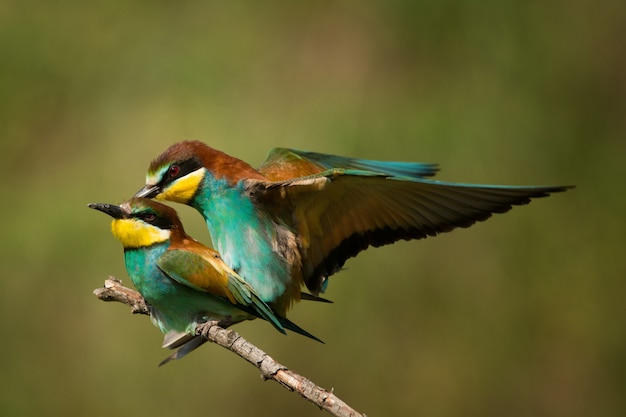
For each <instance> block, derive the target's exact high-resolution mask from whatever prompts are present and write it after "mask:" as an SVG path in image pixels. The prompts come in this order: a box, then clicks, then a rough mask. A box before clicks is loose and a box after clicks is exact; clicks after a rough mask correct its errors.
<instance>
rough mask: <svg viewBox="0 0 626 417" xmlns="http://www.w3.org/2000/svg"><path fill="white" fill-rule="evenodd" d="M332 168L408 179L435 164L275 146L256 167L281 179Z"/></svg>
mask: <svg viewBox="0 0 626 417" xmlns="http://www.w3.org/2000/svg"><path fill="white" fill-rule="evenodd" d="M334 168H341V169H355V170H362V171H371V172H375V173H379V174H386V175H391V176H403V177H411V178H420V177H427V176H432V175H435V173H436V172H437V170H438V168H437V164H430V163H421V162H394V161H375V160H370V159H359V158H349V157H345V156H338V155H330V154H324V153H317V152H308V151H301V150H298V149H289V148H274V149H272V150H271V151H270V153H269V155H268V156H267V159H266V160H265V162H263V164H262V165H261V166H260V167H259V172H261V174H263V175H264V176H265V177H266V178H268V179H269V180H271V181H283V180H289V179H292V178H299V177H304V176H308V175H315V174H320V173H322V172H324V171H327V170H329V169H334Z"/></svg>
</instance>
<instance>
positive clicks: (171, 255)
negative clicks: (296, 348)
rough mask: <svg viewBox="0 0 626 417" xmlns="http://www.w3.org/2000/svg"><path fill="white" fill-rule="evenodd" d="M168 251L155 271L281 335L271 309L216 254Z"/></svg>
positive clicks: (199, 248) (201, 249)
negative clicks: (230, 305)
mask: <svg viewBox="0 0 626 417" xmlns="http://www.w3.org/2000/svg"><path fill="white" fill-rule="evenodd" d="M191 249H192V248H191V247H187V248H185V249H175V248H174V249H172V248H171V249H170V250H168V251H166V252H165V253H164V254H163V255H162V256H161V258H159V260H158V262H157V265H158V266H159V268H160V269H161V270H162V271H163V272H164V273H165V274H167V275H168V276H169V277H171V278H172V279H173V280H175V281H176V282H178V283H180V284H183V285H186V286H188V287H191V288H193V289H195V290H198V291H205V292H208V293H211V294H213V295H217V296H219V297H223V298H226V299H228V300H230V302H231V303H233V304H234V305H236V306H238V307H240V308H241V309H243V310H245V311H249V312H250V313H252V314H255V315H257V316H258V317H261V318H263V319H265V320H267V321H269V322H270V323H271V324H272V325H273V326H274V327H275V328H276V329H277V330H278V331H280V332H281V333H285V329H284V328H283V326H282V324H281V322H280V320H279V319H278V318H277V317H276V315H275V314H274V312H273V311H272V309H271V308H270V307H269V306H268V305H267V304H266V303H265V302H264V301H263V300H261V299H260V298H259V296H258V295H257V294H256V292H255V291H254V289H253V288H252V287H251V286H250V285H249V284H248V283H247V282H245V281H244V280H243V279H242V278H241V277H240V276H239V275H237V273H235V271H233V270H232V269H230V268H229V267H228V266H227V265H226V264H225V263H224V261H222V259H221V257H220V256H219V254H218V253H217V252H215V251H213V250H211V249H209V248H207V247H204V246H200V245H197V246H194V247H193V249H194V250H191Z"/></svg>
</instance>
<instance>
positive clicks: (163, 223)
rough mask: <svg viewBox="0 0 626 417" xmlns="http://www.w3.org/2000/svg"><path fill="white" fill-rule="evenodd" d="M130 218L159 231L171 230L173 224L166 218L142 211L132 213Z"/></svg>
mask: <svg viewBox="0 0 626 417" xmlns="http://www.w3.org/2000/svg"><path fill="white" fill-rule="evenodd" d="M132 217H134V218H137V219H140V220H142V221H144V222H146V223H148V224H151V225H153V226H156V227H158V228H159V229H168V230H169V229H171V228H172V227H173V223H172V222H171V221H170V220H169V219H168V218H166V217H162V216H159V215H158V214H156V213H154V212H152V211H142V212H139V213H134V214H133V215H132Z"/></svg>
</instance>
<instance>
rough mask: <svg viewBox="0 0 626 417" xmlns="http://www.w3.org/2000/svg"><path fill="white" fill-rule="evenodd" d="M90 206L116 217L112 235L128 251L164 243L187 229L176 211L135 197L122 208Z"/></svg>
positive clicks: (103, 205) (110, 205) (111, 205)
mask: <svg viewBox="0 0 626 417" xmlns="http://www.w3.org/2000/svg"><path fill="white" fill-rule="evenodd" d="M88 207H89V208H92V209H96V210H99V211H101V212H103V213H106V214H108V215H109V216H111V217H113V222H112V223H111V232H112V233H113V236H115V237H116V238H117V239H118V240H119V241H120V242H122V245H123V246H124V248H125V249H130V248H142V247H148V246H151V245H154V244H156V243H162V242H165V241H167V240H169V239H170V237H171V235H172V233H173V232H177V231H180V232H182V230H183V229H182V224H181V222H180V219H179V218H178V215H177V214H176V211H175V210H174V209H172V208H171V207H168V206H166V205H164V204H161V203H158V202H156V201H152V200H148V199H145V198H133V199H131V200H129V201H127V202H125V203H122V204H120V205H119V206H116V205H114V204H104V203H94V204H89V205H88ZM182 233H184V232H182Z"/></svg>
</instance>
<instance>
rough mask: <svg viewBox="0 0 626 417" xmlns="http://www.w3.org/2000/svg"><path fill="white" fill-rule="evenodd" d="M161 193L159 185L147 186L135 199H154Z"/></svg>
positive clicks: (138, 192)
mask: <svg viewBox="0 0 626 417" xmlns="http://www.w3.org/2000/svg"><path fill="white" fill-rule="evenodd" d="M160 193H161V187H159V186H158V185H148V184H146V186H145V187H143V188H142V189H141V190H139V191H137V193H136V194H135V195H134V197H142V198H154V197H156V196H157V194H160Z"/></svg>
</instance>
